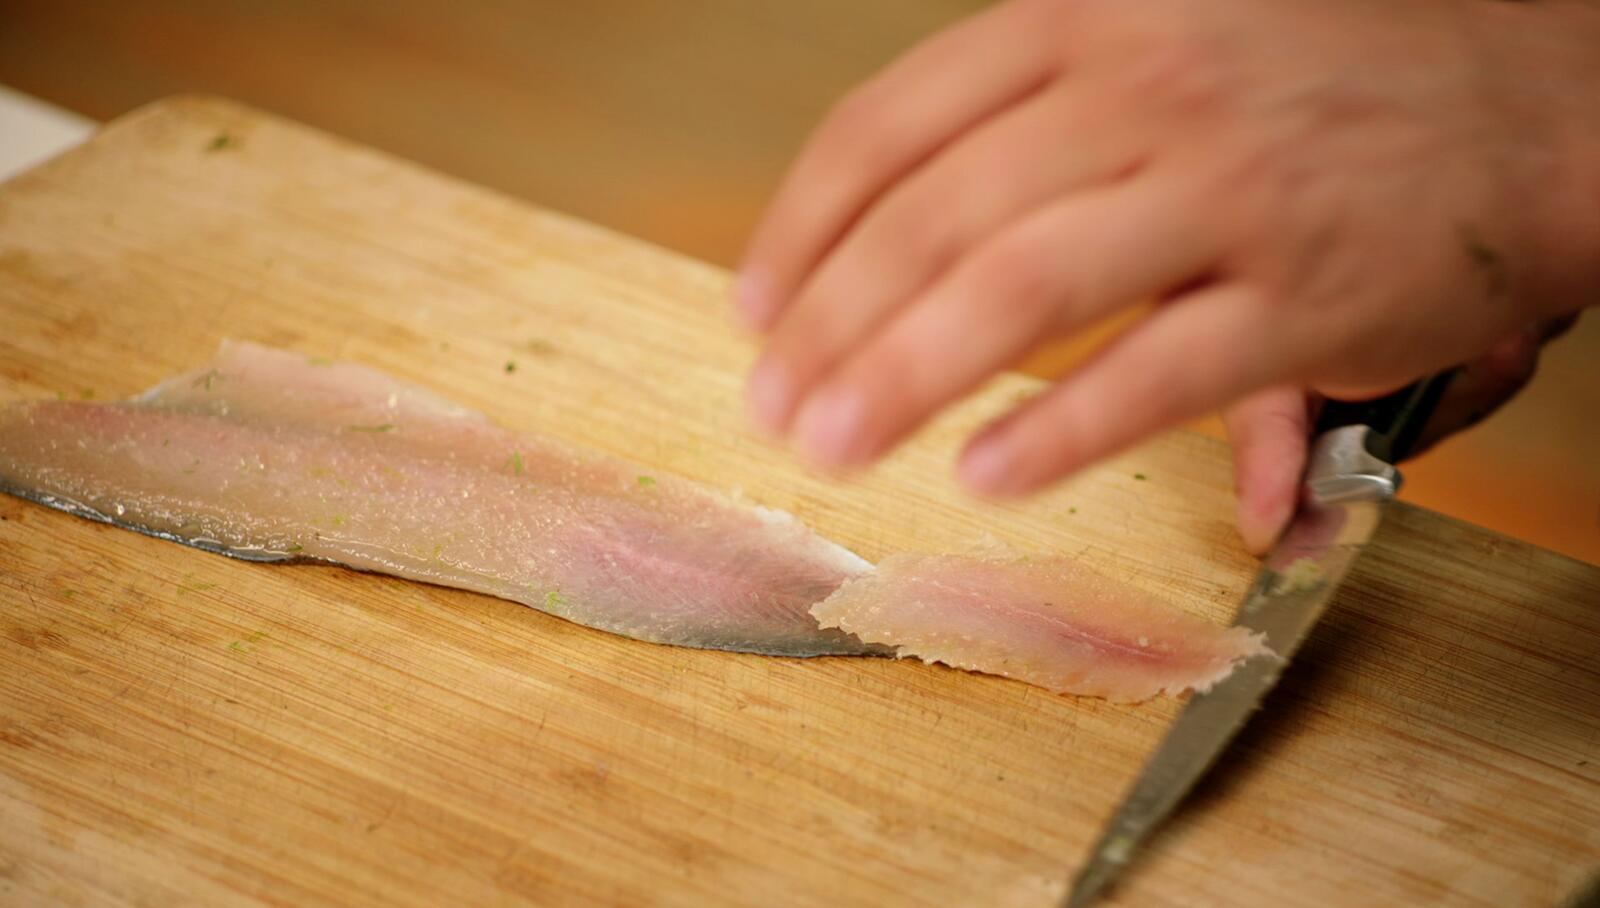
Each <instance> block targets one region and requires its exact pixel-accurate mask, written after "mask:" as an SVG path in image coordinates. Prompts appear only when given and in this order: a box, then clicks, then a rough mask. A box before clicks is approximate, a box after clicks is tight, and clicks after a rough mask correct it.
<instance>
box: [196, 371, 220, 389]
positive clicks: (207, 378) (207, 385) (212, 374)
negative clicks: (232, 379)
mask: <svg viewBox="0 0 1600 908" xmlns="http://www.w3.org/2000/svg"><path fill="white" fill-rule="evenodd" d="M218 378H221V376H220V375H218V374H217V370H215V369H209V370H207V371H206V374H204V375H202V376H200V377H199V378H197V379H195V380H194V386H195V387H196V388H204V389H206V390H207V391H210V390H211V386H212V385H213V384H215V383H216V381H217V379H218Z"/></svg>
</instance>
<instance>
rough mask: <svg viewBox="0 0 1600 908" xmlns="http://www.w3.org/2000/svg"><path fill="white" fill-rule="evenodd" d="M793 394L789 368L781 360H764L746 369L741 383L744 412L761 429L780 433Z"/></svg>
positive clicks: (787, 414)
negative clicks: (752, 367) (745, 379)
mask: <svg viewBox="0 0 1600 908" xmlns="http://www.w3.org/2000/svg"><path fill="white" fill-rule="evenodd" d="M793 397H794V382H793V380H792V379H791V378H790V377H789V370H788V369H787V368H785V367H784V365H783V363H781V362H778V361H776V360H768V359H764V360H762V361H761V362H759V363H757V364H756V367H755V368H754V369H752V370H751V371H750V378H749V380H748V381H747V382H746V384H745V389H744V403H745V413H746V414H747V415H748V416H749V418H750V422H752V423H754V424H755V426H756V428H758V429H760V430H761V431H762V432H765V433H766V434H768V435H772V436H777V435H781V434H782V432H783V425H784V423H785V421H787V419H788V416H789V408H790V407H791V406H793V399H792V398H793Z"/></svg>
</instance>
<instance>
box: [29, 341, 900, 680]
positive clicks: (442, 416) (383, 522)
mask: <svg viewBox="0 0 1600 908" xmlns="http://www.w3.org/2000/svg"><path fill="white" fill-rule="evenodd" d="M640 477H646V481H641V479H640ZM0 489H3V490H5V491H8V492H11V493H13V494H17V495H20V496H21V497H25V498H29V499H32V500H35V501H40V502H42V503H45V504H48V505H51V506H53V507H58V508H61V509H63V510H68V511H71V512H73V513H77V514H79V515H81V516H86V517H91V518H94V519H101V520H105V521H106V522H110V523H115V524H117V525H119V526H124V527H128V528H131V529H136V530H139V531H141V532H145V533H149V534H151V535H156V536H160V537H162V538H166V539H173V540H176V541H180V542H184V543H187V544H190V545H197V546H199V547H201V548H206V549H208V550H211V551H219V552H222V553H223V554H230V555H234V556H237V557H245V558H250V559H253V560H289V559H307V560H320V561H328V562H334V563H338V564H344V565H348V566H350V567H354V568H358V569H362V570H369V571H377V572H381V573H386V574H394V575H397V576H401V577H406V578H409V579H414V580H423V581H427V582H431V583H437V584H441V585H444V586H453V587H460V588H463V589H469V590H475V591H478V592H483V593H488V594H491V595H495V596H500V597H502V598H506V599H512V600H514V601H517V602H521V603H523V604H525V605H529V606H532V607H533V608H536V609H539V610H540V611H544V612H548V613H550V614H554V615H557V616H559V617H562V618H566V619H569V620H571V621H575V622H577V623H579V624H584V625H587V626H589V627H594V628H598V629H601V630H606V631H610V632H612V633H617V634H621V635H624V636H628V637H633V638H636V639H640V640H647V641H651V642H656V643H669V644H676V645H681V646H693V647H701V648H708V649H722V650H733V651H740V652H753V653H762V654H767V655H783V656H818V655H861V654H881V653H883V652H884V649H883V648H882V647H877V646H872V645H868V644H864V643H862V642H861V641H860V640H858V639H856V638H855V637H853V636H851V635H849V634H847V633H844V632H841V631H838V630H831V629H822V628H819V627H818V626H817V624H816V621H815V620H814V619H813V618H811V616H810V615H809V613H808V608H809V607H810V605H811V604H813V603H814V602H816V601H818V600H820V599H823V598H825V597H826V596H827V595H828V594H829V593H831V592H832V591H833V590H834V589H836V588H837V587H838V585H839V584H840V583H842V582H843V581H844V580H846V579H848V578H849V577H852V576H856V575H858V574H860V573H862V572H864V571H866V570H868V569H870V565H869V564H868V563H867V562H865V561H863V560H862V559H860V558H859V557H857V556H856V555H854V554H853V553H851V552H849V551H848V550H847V549H844V548H842V547H840V546H838V545H835V544H834V543H832V542H829V541H827V540H825V539H823V538H822V537H820V536H818V535H816V534H815V533H813V532H811V531H810V530H809V529H807V528H806V527H805V526H804V525H803V524H802V523H800V521H799V520H797V519H796V518H794V517H793V516H792V515H789V514H787V513H785V512H782V511H777V510H772V509H767V508H761V507H756V506H752V505H749V504H746V503H743V502H739V501H736V500H734V499H733V498H731V497H730V496H727V495H724V494H721V493H719V492H715V491H713V490H710V489H707V488H704V487H702V486H699V485H697V484H695V483H692V482H689V481H688V480H684V479H681V478H678V477H674V476H670V475H666V474H662V473H659V472H656V471H653V470H647V469H644V468H641V467H639V466H637V465H635V464H630V463H628V462H626V461H623V460H621V459H618V458H614V457H611V456H609V455H604V454H600V453H596V452H589V451H584V450H583V449H580V448H577V447H575V446H570V445H567V444H564V443H561V442H559V441H556V440H554V439H550V438H547V437H539V436H533V435H525V434H518V433H514V432H511V431H509V430H507V429H504V428H501V427H499V426H496V425H495V424H494V423H492V422H491V421H490V420H489V419H488V418H487V417H486V416H484V415H482V414H480V413H477V412H475V411H472V410H469V409H466V408H464V407H461V406H459V405H457V404H455V403H452V402H451V401H448V400H446V399H444V398H442V397H439V396H438V395H435V394H433V393H431V392H429V391H426V390H424V389H421V388H417V387H415V386H411V385H407V384H405V383H402V382H399V381H397V380H395V379H393V378H391V377H389V376H387V375H385V374H384V373H382V372H379V371H377V370H374V369H370V368H366V367H363V366H358V365H352V364H339V363H333V364H328V363H324V362H322V361H318V360H312V359H308V358H307V357H304V356H301V355H299V354H296V353H289V352H285V351H280V350H274V349H271V348H267V347H262V346H259V345H255V344H248V343H237V342H225V343H224V344H223V347H222V349H221V351H220V353H219V355H218V357H217V358H216V360H215V361H213V362H212V363H211V364H209V365H207V366H205V367H203V368H201V369H198V370H195V371H193V372H190V373H186V374H184V375H180V376H177V377H174V378H172V379H169V380H167V381H165V382H163V383H161V384H160V385H158V386H156V387H155V388H152V389H151V390H150V391H148V392H146V393H145V394H142V395H140V396H138V397H136V398H134V399H133V400H131V401H125V402H116V403H87V402H77V401H30V402H23V403H18V404H13V405H10V406H8V407H5V408H3V409H0Z"/></svg>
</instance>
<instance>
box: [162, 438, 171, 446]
mask: <svg viewBox="0 0 1600 908" xmlns="http://www.w3.org/2000/svg"><path fill="white" fill-rule="evenodd" d="M170 444H172V439H170V438H163V439H161V447H163V448H165V447H166V446H167V445H170Z"/></svg>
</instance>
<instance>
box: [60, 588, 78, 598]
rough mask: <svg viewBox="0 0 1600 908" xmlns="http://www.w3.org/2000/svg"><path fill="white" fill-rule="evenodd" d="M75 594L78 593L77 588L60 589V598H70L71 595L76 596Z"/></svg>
mask: <svg viewBox="0 0 1600 908" xmlns="http://www.w3.org/2000/svg"><path fill="white" fill-rule="evenodd" d="M76 595H78V591H77V590H62V591H61V598H62V599H71V598H72V597H73V596H76Z"/></svg>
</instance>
